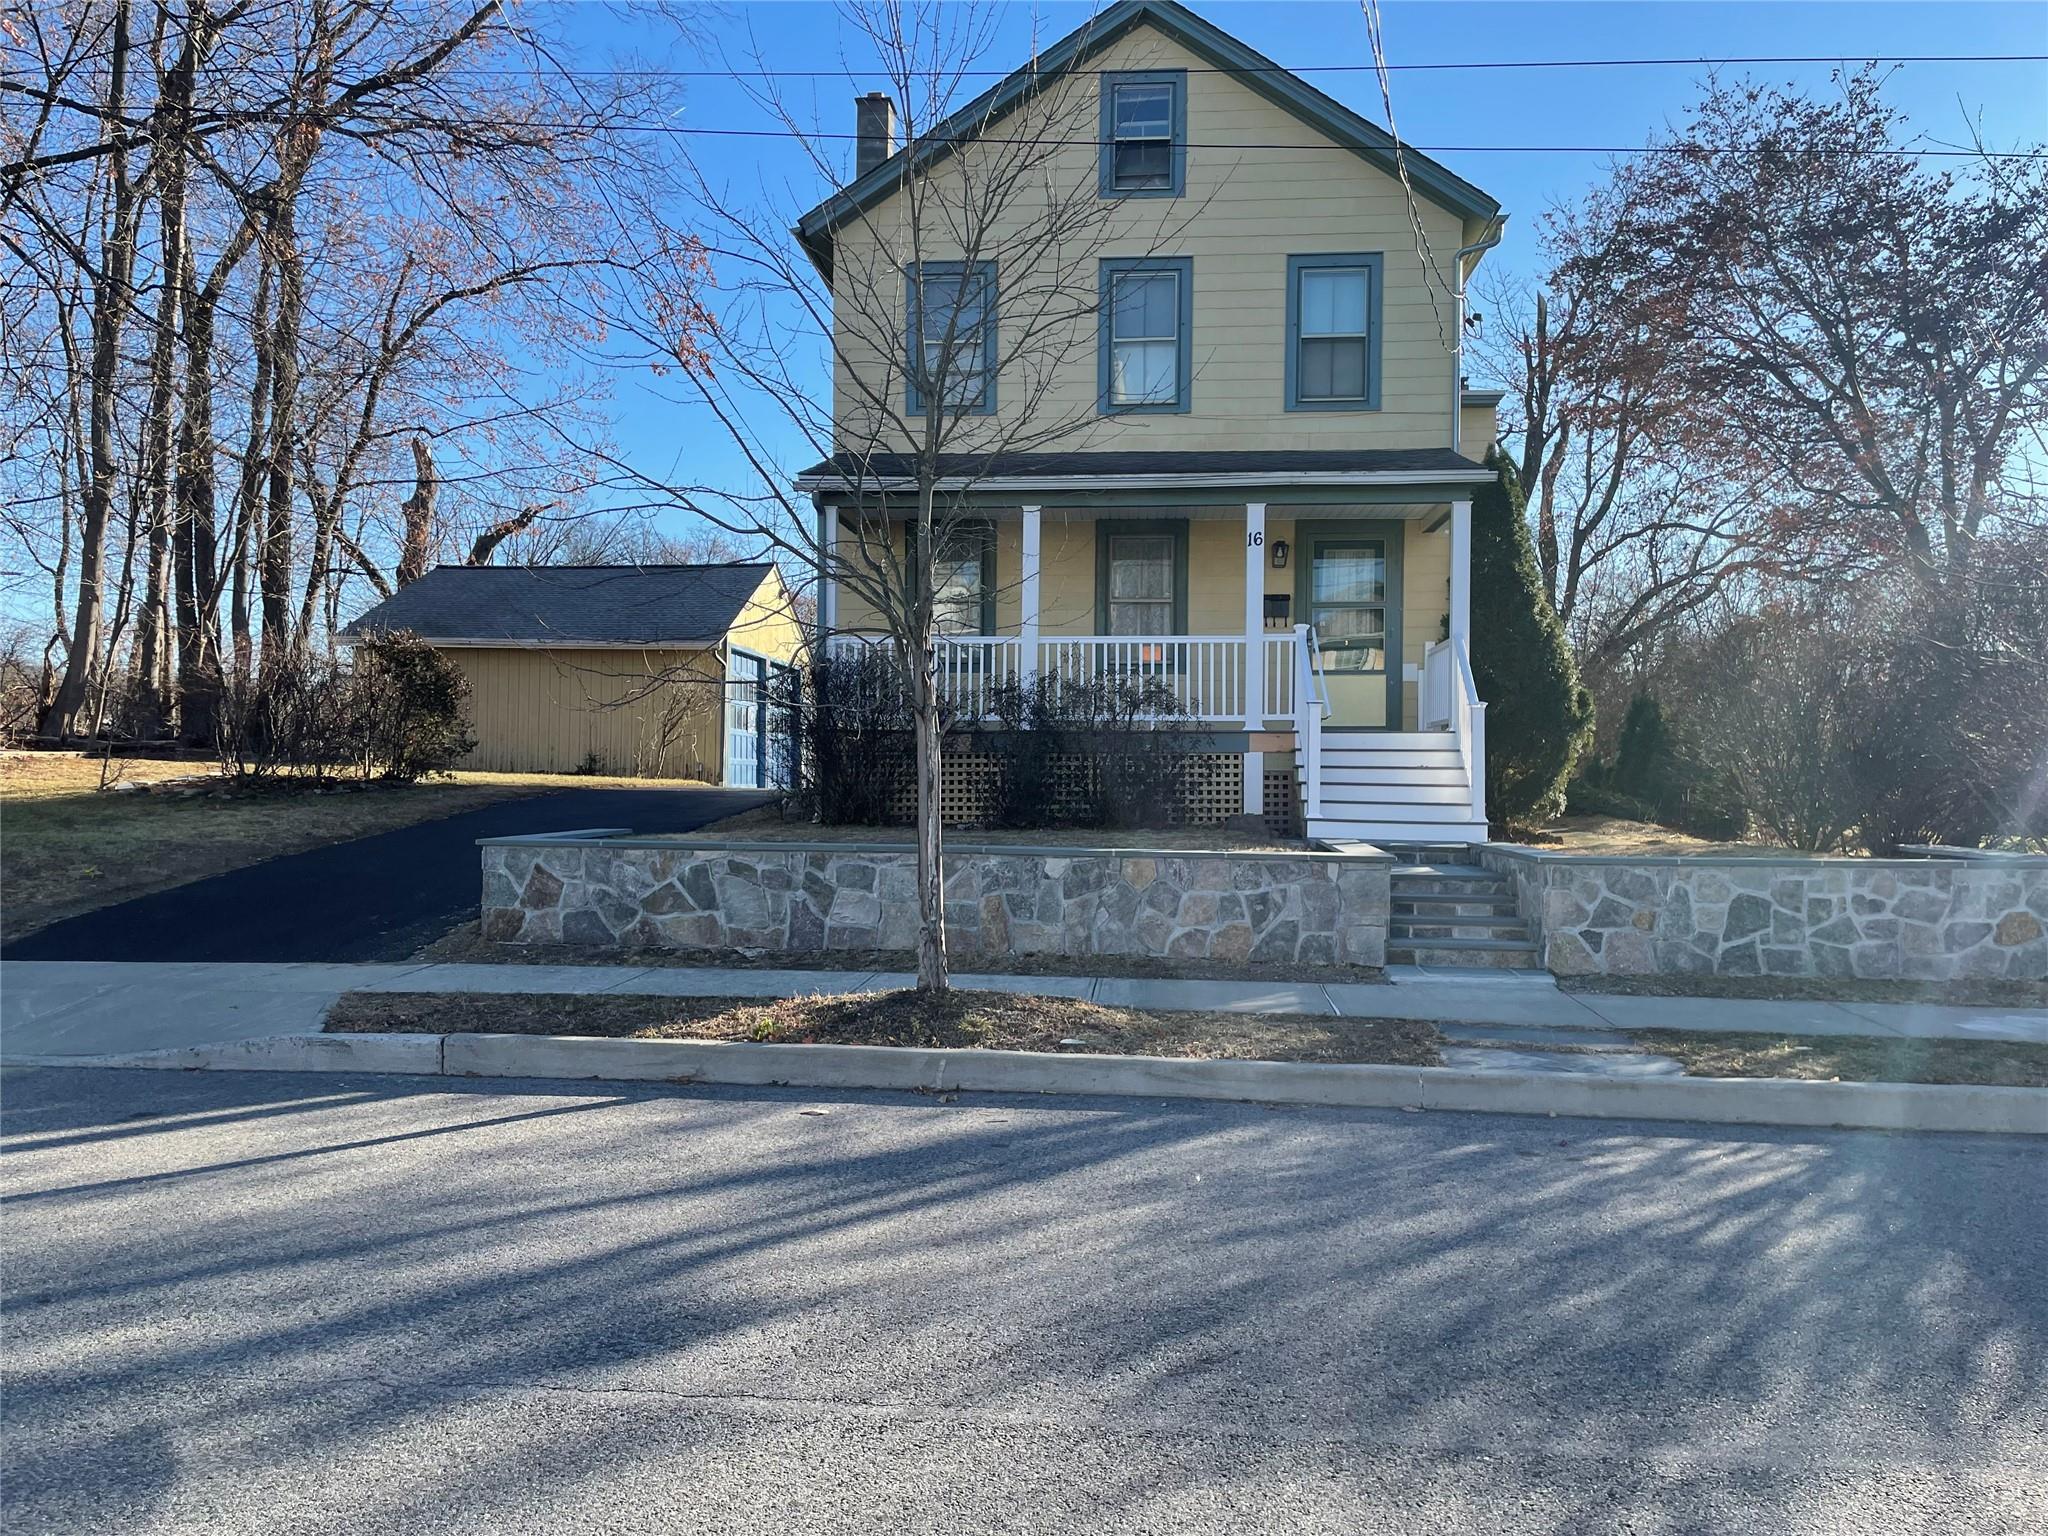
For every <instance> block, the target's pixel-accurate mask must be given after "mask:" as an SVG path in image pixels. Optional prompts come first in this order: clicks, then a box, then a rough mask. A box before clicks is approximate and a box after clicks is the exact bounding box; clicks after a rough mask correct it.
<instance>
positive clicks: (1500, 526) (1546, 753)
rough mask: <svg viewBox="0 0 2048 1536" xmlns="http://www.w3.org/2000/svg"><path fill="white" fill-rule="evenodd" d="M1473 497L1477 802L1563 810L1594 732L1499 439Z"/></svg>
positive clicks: (1499, 808) (1519, 813)
mask: <svg viewBox="0 0 2048 1536" xmlns="http://www.w3.org/2000/svg"><path fill="white" fill-rule="evenodd" d="M1486 467H1487V468H1488V469H1490V470H1492V471H1493V472H1494V481H1493V483H1492V484H1491V485H1484V486H1481V487H1480V488H1479V490H1478V492H1477V494H1475V495H1474V496H1473V498H1472V675H1473V680H1474V681H1475V682H1476V683H1477V684H1478V685H1479V697H1480V698H1482V699H1484V700H1486V805H1487V810H1488V811H1489V812H1490V814H1491V815H1492V816H1493V818H1494V819H1495V820H1497V821H1509V822H1526V821H1530V820H1533V819H1539V818H1543V817H1549V816H1554V815H1556V814H1557V813H1558V811H1560V810H1561V809H1563V806H1564V794H1565V785H1566V783H1567V782H1568V781H1569V780H1570V778H1571V772H1572V765H1573V764H1574V763H1576V762H1577V761H1578V758H1579V754H1580V753H1581V752H1583V751H1584V750H1585V749H1586V747H1587V745H1588V744H1589V743H1590V742H1591V740H1592V736H1593V698H1592V695H1591V694H1589V693H1588V692H1587V691H1586V690H1585V688H1584V687H1583V686H1581V684H1580V682H1579V669H1578V664H1577V663H1576V662H1574V661H1573V659H1572V652H1571V646H1570V645H1569V644H1568V643H1567V641H1566V639H1565V633H1564V624H1563V622H1562V621H1561V620H1559V618H1558V616H1557V611H1556V610H1555V609H1554V608H1552V607H1551V605H1550V599H1549V597H1548V596H1546V595H1545V593H1544V590H1543V573H1542V571H1541V570H1540V569H1539V568H1538V566H1537V564H1536V547H1535V545H1533V544H1532V543H1531V542H1530V540H1529V525H1528V523H1527V521H1526V520H1525V519H1524V517H1523V497H1522V486H1521V481H1520V479H1519V478H1518V477H1517V475H1516V474H1515V467H1514V464H1513V463H1512V462H1511V461H1510V460H1509V459H1508V457H1507V455H1506V454H1504V453H1502V452H1501V451H1500V449H1499V448H1498V447H1494V448H1490V449H1488V450H1487V454H1486Z"/></svg>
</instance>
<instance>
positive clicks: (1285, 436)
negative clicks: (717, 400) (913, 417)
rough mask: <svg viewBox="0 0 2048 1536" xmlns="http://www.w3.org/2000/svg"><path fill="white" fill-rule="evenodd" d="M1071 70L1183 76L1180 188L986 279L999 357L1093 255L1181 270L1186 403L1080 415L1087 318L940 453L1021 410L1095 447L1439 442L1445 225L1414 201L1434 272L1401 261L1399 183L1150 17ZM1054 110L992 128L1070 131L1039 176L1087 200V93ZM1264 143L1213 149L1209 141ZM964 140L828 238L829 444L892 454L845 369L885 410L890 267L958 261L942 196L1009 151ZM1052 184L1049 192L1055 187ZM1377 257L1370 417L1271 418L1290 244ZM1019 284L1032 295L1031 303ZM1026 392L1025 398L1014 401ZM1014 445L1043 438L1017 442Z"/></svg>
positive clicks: (1456, 234) (1076, 85)
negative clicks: (916, 180) (995, 302)
mask: <svg viewBox="0 0 2048 1536" xmlns="http://www.w3.org/2000/svg"><path fill="white" fill-rule="evenodd" d="M1089 67H1090V69H1107V70H1117V69H1161V68H1169V69H1170V68H1185V69H1187V70H1188V71H1189V73H1188V77H1187V91H1188V117H1187V126H1188V140H1189V144H1190V148H1189V149H1188V151H1187V180H1186V194H1185V196H1183V197H1179V198H1137V199H1125V200H1121V201H1119V202H1116V203H1115V204H1114V205H1112V206H1109V207H1107V208H1106V209H1105V212H1104V219H1105V222H1104V223H1102V224H1101V225H1099V226H1091V227H1090V228H1089V229H1088V230H1087V231H1086V232H1085V234H1084V235H1082V236H1081V237H1080V238H1079V239H1070V240H1069V242H1068V247H1067V254H1066V256H1065V259H1064V262H1063V263H1062V264H1061V265H1059V266H1056V267H1055V266H1049V265H1046V264H1043V263H1042V264H1041V265H1040V267H1039V269H1038V270H1036V271H1033V272H1028V273H1027V272H1022V271H999V272H998V274H997V281H998V289H999V292H1000V294H1001V299H1000V301H999V308H1000V309H1001V311H1002V319H1003V324H1004V326H1005V328H1006V329H1005V333H1004V337H1003V340H1002V341H1001V342H1000V343H999V348H998V350H999V353H1000V352H1001V351H1002V350H1003V349H1005V348H1008V347H1012V346H1016V345H1018V343H1017V342H1016V341H1015V340H1014V339H1013V338H1014V337H1015V336H1016V335H1017V334H1018V331H1019V330H1020V329H1021V328H1022V327H1023V326H1024V325H1025V324H1026V323H1027V321H1026V320H1025V318H1024V316H1023V315H1022V314H1020V313H1019V311H1020V309H1022V310H1024V311H1025V312H1026V313H1036V314H1039V315H1041V316H1042V315H1043V314H1044V313H1045V312H1046V310H1047V309H1048V308H1050V306H1049V305H1047V304H1046V303H1045V295H1046V294H1048V293H1057V294H1059V295H1061V296H1062V305H1061V307H1062V308H1069V307H1072V306H1075V305H1086V306H1089V307H1092V306H1093V305H1094V304H1095V302H1096V281H1097V259H1098V258H1099V257H1113V256H1143V255H1148V254H1157V255H1173V256H1187V257H1190V258H1192V260H1193V263H1194V331H1193V349H1192V351H1193V363H1194V380H1193V390H1192V401H1191V404H1192V410H1191V411H1190V412H1189V413H1187V414H1176V415H1149V416H1124V417H1117V418H1099V417H1098V416H1097V414H1096V411H1095V401H1096V394H1097V382H1096V379H1097V374H1096V319H1095V316H1094V315H1092V314H1089V315H1085V316H1083V317H1082V318H1080V319H1078V320H1076V321H1073V322H1071V323H1062V324H1061V325H1059V326H1057V327H1055V328H1053V329H1051V330H1049V331H1046V332H1045V333H1044V334H1042V335H1041V336H1039V337H1037V338H1035V339H1034V340H1033V342H1032V343H1031V344H1030V351H1031V352H1032V354H1033V356H1034V358H1035V359H1036V360H1037V366H1036V367H1034V368H1032V369H1029V370H1027V369H1026V368H1025V367H1024V366H1022V365H1021V364H1019V366H1017V367H1014V368H1009V369H1006V370H1005V371H1004V372H1003V374H1002V375H1001V377H1000V379H999V380H998V391H997V401H998V408H999V413H998V415H997V416H996V417H995V418H993V419H992V421H983V420H981V419H979V418H970V419H969V420H968V421H966V422H963V423H960V424H959V426H958V427H957V428H950V429H949V431H951V432H952V434H953V435H952V437H951V438H950V440H949V441H948V443H947V445H946V446H947V447H948V448H949V449H953V450H956V451H957V450H968V449H972V448H974V447H976V446H977V445H998V444H1002V443H1005V442H1009V443H1011V444H1012V445H1013V446H1014V444H1015V432H1016V429H1017V426H1018V425H1019V423H1020V420H1021V419H1022V418H1023V417H1026V416H1028V418H1029V419H1030V420H1031V421H1032V423H1033V426H1034V432H1039V431H1042V430H1043V429H1044V428H1045V427H1046V426H1047V425H1048V424H1052V425H1055V426H1059V425H1063V424H1065V423H1068V422H1071V423H1072V428H1073V432H1074V434H1075V435H1074V436H1073V437H1072V438H1071V444H1072V446H1074V447H1077V448H1086V449H1089V450H1102V449H1177V448H1207V449H1256V448H1267V449H1289V448H1338V447H1342V448H1390V447H1415V446H1420V445H1427V444H1437V445H1445V446H1448V445H1449V444H1450V442H1451V440H1452V412H1453V410H1454V404H1453V401H1454V391H1453V373H1454V368H1455V364H1454V347H1455V344H1456V339H1457V338H1456V330H1457V315H1456V305H1455V301H1454V300H1453V298H1452V296H1451V295H1452V293H1453V291H1454V290H1453V287H1452V285H1451V282H1450V260H1451V254H1452V253H1453V252H1454V251H1455V250H1456V249H1457V248H1458V246H1459V245H1460V244H1461V243H1462V242H1463V240H1464V239H1465V238H1466V237H1467V235H1468V234H1469V233H1472V231H1467V230H1466V229H1465V228H1464V227H1463V225H1462V223H1461V221H1460V220H1459V218H1458V217H1457V216H1455V215H1453V214H1451V213H1449V212H1447V211H1445V210H1444V209H1441V208H1439V207H1437V206H1436V205H1435V204H1433V203H1430V202H1427V201H1422V202H1420V203H1419V207H1420V210H1421V218H1422V221H1423V225H1424V229H1425V232H1426V234H1427V239H1428V246H1429V250H1430V254H1431V256H1432V258H1433V262H1434V265H1435V267H1436V269H1437V271H1436V277H1435V280H1434V281H1431V280H1430V278H1429V276H1428V273H1429V267H1428V266H1426V265H1425V263H1424V261H1423V259H1422V257H1421V256H1420V255H1419V254H1418V252H1417V238H1416V234H1415V230H1414V226H1413V223H1412V222H1411V218H1410V211H1409V203H1408V199H1407V198H1406V196H1405V195H1404V193H1403V191H1402V189H1401V186H1400V184H1399V182H1398V181H1396V180H1395V179H1394V178H1393V177H1391V176H1388V175H1387V174H1385V173H1384V172H1382V171H1380V170H1379V169H1377V168H1376V167H1374V166H1372V165H1371V164H1369V163H1368V162H1366V161H1365V160H1363V159H1361V158H1359V157H1358V156H1357V155H1355V154H1352V153H1350V152H1348V151H1345V150H1343V149H1341V148H1336V147H1333V146H1332V145H1331V142H1330V141H1329V140H1328V139H1326V138H1325V137H1323V136H1322V135H1321V134H1320V133H1318V132H1317V131H1316V130H1315V129H1313V128H1311V127H1310V126H1309V125H1307V124H1306V123H1304V122H1302V121H1301V120H1300V119H1298V118H1296V117H1294V116H1293V115H1292V114H1290V113H1288V112H1286V111H1283V110H1282V109H1281V108H1279V107H1277V106H1275V105H1273V104H1272V103H1271V102H1269V101H1267V100H1266V99H1265V98H1264V97H1262V96H1259V95H1258V94H1256V93H1255V92H1253V91H1252V90H1250V89H1249V88H1248V87H1246V86H1245V85H1244V84H1242V83H1240V82H1238V81H1236V80H1234V79H1232V78H1231V77H1230V76H1228V75H1225V74H1219V73H1214V72H1211V71H1208V70H1206V68H1205V67H1204V64H1203V61H1201V60H1200V59H1198V58H1197V57H1195V56H1194V55H1192V54H1190V53H1188V52H1187V51H1186V50H1185V49H1182V48H1181V47H1180V46H1179V45H1177V44H1175V43H1173V42H1172V41H1170V40H1169V39H1167V38H1165V37H1163V36H1162V35H1160V34H1159V33H1157V32H1155V31H1153V30H1151V29H1150V28H1140V29H1138V30H1136V31H1134V32H1133V33H1131V34H1130V35H1128V36H1126V37H1124V38H1122V39H1120V40H1119V41H1118V42H1116V43H1115V44H1114V45H1112V46H1111V47H1110V48H1109V49H1107V50H1106V51H1105V52H1104V54H1103V55H1101V56H1099V57H1096V58H1094V59H1091V60H1090V65H1089ZM1060 91H1061V92H1062V93H1063V94H1061V95H1060V97H1059V99H1058V100H1057V101H1051V102H1041V103H1039V104H1037V105H1034V106H1027V107H1025V108H1022V109H1020V110H1019V112H1018V113H1017V114H1015V115H1014V116H1013V117H1011V118H1009V119H1006V120H1005V121H1004V122H1003V123H1002V124H1000V125H998V126H997V128H996V129H994V130H992V132H991V137H992V138H996V139H1002V138H1014V137H1022V136H1027V135H1028V136H1036V137H1054V138H1064V139H1071V140H1078V141H1082V142H1077V143H1074V144H1073V145H1072V146H1071V147H1070V148H1066V149H1062V150H1060V151H1059V152H1058V153H1057V154H1056V155H1055V156H1054V157H1052V158H1051V160H1050V163H1049V167H1048V171H1047V177H1048V179H1050V181H1051V182H1052V183H1053V184H1054V185H1056V186H1058V187H1060V188H1062V189H1067V188H1073V189H1078V190H1079V191H1080V192H1081V193H1082V194H1084V195H1092V189H1093V188H1094V187H1095V185H1096V180H1097V152H1096V149H1095V147H1094V141H1095V139H1096V138H1097V136H1098V133H1099V129H1098V126H1097V112H1098V85H1097V80H1096V77H1094V76H1093V75H1087V74H1084V75H1081V76H1077V77H1068V82H1067V83H1066V84H1065V85H1063V86H1062V87H1060ZM1216 145H1231V146H1272V147H1270V148H1266V147H1257V148H1252V147H1231V148H1215V147H1209V146H1216ZM1013 153H1014V151H1012V150H1005V149H1003V148H1002V147H1000V146H995V145H991V146H985V147H970V148H969V149H967V150H965V151H963V152H962V154H961V155H960V156H958V157H955V159H954V160H952V161H950V162H947V163H946V164H945V165H943V166H942V167H941V168H939V169H937V170H935V171H934V172H933V175H932V177H931V181H930V184H929V186H928V188H927V189H926V190H925V192H924V204H925V212H924V216H923V218H922V220H921V225H922V227H921V228H920V227H918V226H919V223H920V221H918V220H913V219H912V218H911V217H910V214H909V212H908V209H909V204H910V199H909V198H907V197H906V196H904V195H902V194H899V195H898V196H897V197H895V198H893V199H891V200H890V201H888V202H885V203H883V204H881V205H879V206H878V207H877V208H875V209H873V210H871V211H870V212H869V213H868V214H867V215H866V216H865V218H863V219H860V220H856V221H854V222H853V223H851V224H849V225H848V226H846V227H844V228H843V229H842V230H841V232H840V234H839V236H838V237H837V242H836V253H835V262H836V270H835V306H836V313H837V316H838V325H837V330H838V340H839V352H840V358H839V362H838V372H837V374H836V376H835V379H834V389H835V394H834V398H835V400H836V401H837V402H838V406H837V409H838V411H839V419H838V428H839V437H840V441H841V443H842V444H844V445H846V446H849V447H854V448H862V447H877V448H887V449H896V450H902V449H904V448H907V447H908V446H909V444H907V443H906V442H904V441H902V440H901V434H900V433H899V432H897V431H896V430H895V429H894V428H893V427H892V426H891V425H890V424H889V423H887V422H886V421H880V420H877V419H876V418H875V417H874V415H873V413H872V411H871V409H870V408H868V407H866V406H865V405H864V404H863V402H862V400H861V391H860V390H859V389H857V388H856V387H855V386H854V381H853V377H852V375H851V374H850V373H849V372H848V369H849V368H850V367H857V368H858V369H859V370H860V374H861V376H862V377H863V378H864V379H865V380H867V381H868V382H869V383H870V385H871V386H872V387H873V388H875V389H878V390H880V391H881V392H882V393H883V394H884V395H885V396H886V397H887V398H888V399H890V400H891V401H893V402H900V401H901V399H902V395H903V378H902V365H901V357H902V336H903V325H904V313H903V310H904V284H903V276H902V274H903V269H904V267H905V266H906V265H907V264H909V263H912V262H914V261H919V260H922V261H942V260H947V259H958V258H959V257H960V255H961V254H962V253H961V251H960V249H959V247H958V245H957V244H956V245H954V246H952V247H951V248H947V247H945V246H944V245H943V244H942V243H941V242H942V239H943V237H942V235H941V234H940V230H941V229H942V228H943V226H944V225H945V224H946V222H947V216H948V213H949V212H951V213H952V214H953V215H954V216H955V217H957V210H958V209H959V207H960V205H961V194H960V192H959V186H960V169H959V168H960V165H961V163H962V162H964V163H965V164H966V165H968V166H969V167H970V168H972V167H975V166H977V164H979V163H982V162H985V161H987V160H988V159H989V158H990V157H996V156H1002V155H1005V154H1013ZM1062 195H1063V196H1064V195H1066V194H1065V192H1064V190H1063V192H1062ZM1030 215H1031V210H1030V209H1027V208H1019V209H1017V210H1015V216H1014V217H1013V218H1009V219H1007V220H1006V221H1005V222H1004V223H1003V225H1002V226H1000V227H998V228H997V229H995V230H994V231H993V232H992V235H991V237H990V238H989V239H985V240H984V241H983V243H982V254H984V255H986V254H987V253H988V252H989V250H990V249H991V248H993V249H994V250H995V251H997V252H998V253H1000V252H1001V251H1002V250H1003V249H1004V248H1005V246H1006V245H1007V247H1008V248H1009V249H1010V250H1012V251H1015V250H1016V249H1017V246H1016V244H1015V243H1014V242H1015V241H1016V239H1017V234H1018V230H1019V229H1020V228H1021V227H1023V225H1024V223H1025V221H1026V220H1028V218H1029V217H1030ZM1361 252H1378V253H1381V254H1382V255H1383V257H1384V261H1385V269H1384V274H1385V294H1384V298H1383V304H1382V314H1381V322H1382V331H1381V337H1380V348H1379V353H1380V366H1381V370H1382V373H1381V392H1380V393H1381V402H1382V408H1381V409H1380V410H1378V411H1370V412H1351V411H1307V412H1289V411H1287V410H1286V409H1285V408H1284V405H1285V385H1284V357H1285V350H1286V349H1285V335H1286V275H1287V258H1288V256H1289V255H1311V254H1318V253H1361ZM1034 294H1035V295H1037V297H1036V298H1033V297H1032V295H1034ZM1026 402H1028V404H1027V403H1026ZM1033 446H1046V444H1044V443H1041V442H1036V441H1034V443H1033Z"/></svg>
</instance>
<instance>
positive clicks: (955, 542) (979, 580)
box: [904, 523, 996, 635]
mask: <svg viewBox="0 0 2048 1536" xmlns="http://www.w3.org/2000/svg"><path fill="white" fill-rule="evenodd" d="M917 547H918V541H917V525H916V524H914V523H912V524H909V525H907V526H906V527H905V529H904V548H905V549H906V551H907V552H908V553H909V555H910V558H911V559H912V561H913V562H915V560H916V558H917ZM995 557H996V537H995V529H994V528H993V527H992V526H990V525H989V524H987V523H958V524H955V525H953V526H952V527H949V528H947V529H945V530H944V533H943V536H942V538H941V540H940V543H939V547H938V549H937V551H936V552H935V554H934V556H933V558H932V628H933V630H934V631H935V632H936V633H938V634H941V635H986V634H992V633H994V630H995V564H996V559H995Z"/></svg>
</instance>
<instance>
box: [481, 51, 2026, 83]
mask: <svg viewBox="0 0 2048 1536" xmlns="http://www.w3.org/2000/svg"><path fill="white" fill-rule="evenodd" d="M1756 64H2048V53H1757V54H1727V55H1721V56H1713V55H1708V54H1701V55H1698V56H1697V57H1693V58H1669V59H1440V60H1432V61H1427V62H1418V63H1409V64H1388V65H1387V66H1386V67H1387V69H1388V71H1389V72H1392V73H1436V72H1444V71H1455V70H1502V69H1663V68H1673V69H1694V68H1698V67H1700V66H1701V65H1712V66H1716V67H1718V66H1721V65H1739V66H1748V65H1756ZM1176 68H1178V66H1176ZM1374 70H1375V66H1374V65H1371V64H1293V65H1288V64H1201V65H1194V64H1191V65H1189V66H1188V67H1187V69H1186V71H1185V72H1186V73H1188V74H1190V75H1269V74H1271V75H1356V74H1371V73H1373V72H1374ZM440 73H443V74H458V75H532V74H543V73H544V74H553V75H569V76H580V77H587V78H592V79H597V78H603V77H607V76H629V77H631V78H633V79H636V80H862V79H869V78H872V77H874V76H878V75H882V74H885V73H887V72H886V71H884V70H880V69H849V68H844V67H842V68H839V69H655V68H651V67H650V68H634V67H632V66H623V65H606V66H602V67H593V66H579V67H574V68H571V67H567V66H563V67H553V68H549V69H546V70H526V69H492V68H487V67H484V66H481V65H451V66H449V67H448V68H446V69H444V70H442V71H440ZM1018 73H1020V71H1018V70H1014V69H962V70H954V71H948V74H949V75H957V76H958V77H959V78H962V79H991V80H1004V79H1008V78H1009V77H1010V76H1011V75H1015V74H1018ZM1059 73H1061V74H1063V75H1111V74H1119V73H1122V71H1120V70H1113V69H1063V70H1061V71H1059Z"/></svg>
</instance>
